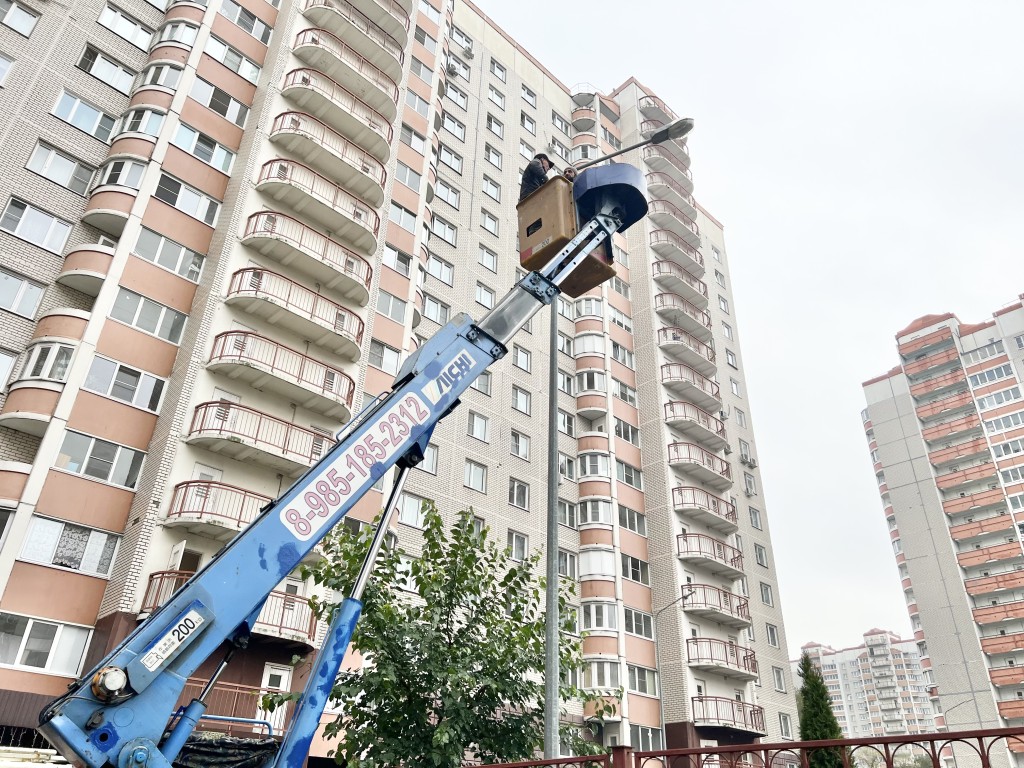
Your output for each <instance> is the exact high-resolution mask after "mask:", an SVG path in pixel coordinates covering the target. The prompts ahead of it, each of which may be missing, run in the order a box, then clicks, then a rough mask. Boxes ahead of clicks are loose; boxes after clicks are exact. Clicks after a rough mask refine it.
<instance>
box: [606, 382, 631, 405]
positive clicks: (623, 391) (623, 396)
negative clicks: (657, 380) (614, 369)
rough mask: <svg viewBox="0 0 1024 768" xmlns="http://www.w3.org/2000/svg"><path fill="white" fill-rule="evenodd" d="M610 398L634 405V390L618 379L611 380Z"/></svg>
mask: <svg viewBox="0 0 1024 768" xmlns="http://www.w3.org/2000/svg"><path fill="white" fill-rule="evenodd" d="M612 396H613V397H617V398H618V399H619V400H624V401H625V402H627V403H629V404H630V405H633V406H635V405H636V390H635V389H633V388H632V387H631V386H629V385H628V384H624V383H622V382H621V381H619V380H618V379H612Z"/></svg>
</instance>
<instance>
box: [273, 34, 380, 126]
mask: <svg viewBox="0 0 1024 768" xmlns="http://www.w3.org/2000/svg"><path fill="white" fill-rule="evenodd" d="M292 52H293V53H294V54H295V55H296V56H297V57H298V58H300V59H302V60H303V61H304V62H306V63H307V64H308V65H309V66H311V67H314V68H315V69H319V70H320V71H321V72H323V73H324V74H326V75H327V76H328V77H329V78H331V79H332V80H335V81H336V82H338V83H340V84H341V85H342V87H343V88H345V89H347V90H349V91H351V92H352V93H354V94H355V95H356V96H358V97H359V98H360V99H362V100H363V101H365V102H366V103H367V104H370V105H371V106H372V107H373V108H374V109H376V110H377V111H378V112H380V113H381V114H383V115H385V116H386V117H388V119H389V120H394V119H395V117H396V116H397V115H398V94H399V90H398V83H397V82H396V81H395V79H394V78H392V77H389V76H388V75H387V73H385V72H384V71H383V70H381V69H380V68H379V67H377V66H375V65H374V64H373V63H372V62H370V61H368V60H366V59H365V58H363V57H362V56H360V55H359V53H358V52H357V51H356V50H355V49H353V48H352V47H351V46H349V45H346V44H345V43H343V42H342V41H341V40H339V39H338V38H337V37H335V36H334V35H332V34H331V33H330V32H328V31H327V30H325V29H304V30H302V31H301V32H299V33H298V34H297V35H296V36H295V45H294V47H293V49H292Z"/></svg>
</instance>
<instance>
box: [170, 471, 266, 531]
mask: <svg viewBox="0 0 1024 768" xmlns="http://www.w3.org/2000/svg"><path fill="white" fill-rule="evenodd" d="M271 501H273V499H271V498H270V497H269V496H261V495H260V494H258V493H252V492H251V491H247V490H246V489H245V488H239V487H237V486H234V485H228V484H227V483H217V482H212V481H209V480H188V481H186V482H184V483H178V484H177V485H176V486H174V493H173V494H172V496H171V506H170V509H168V510H167V518H166V519H165V520H164V525H165V526H167V527H177V528H183V529H185V530H186V531H188V532H189V533H195V534H197V535H200V536H206V537H208V538H212V539H215V540H217V541H229V540H231V539H232V538H233V537H234V536H235V534H237V533H238V532H239V531H240V530H242V529H243V528H245V527H246V526H248V525H249V523H251V522H252V521H253V520H255V519H256V516H257V515H258V514H259V513H260V510H261V509H263V507H265V506H266V505H267V504H269V503H270V502H271Z"/></svg>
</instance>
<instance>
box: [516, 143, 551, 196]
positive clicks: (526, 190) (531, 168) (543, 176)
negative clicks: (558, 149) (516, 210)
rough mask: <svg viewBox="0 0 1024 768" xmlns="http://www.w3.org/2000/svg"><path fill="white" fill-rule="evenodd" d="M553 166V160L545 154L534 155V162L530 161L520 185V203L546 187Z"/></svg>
mask: <svg viewBox="0 0 1024 768" xmlns="http://www.w3.org/2000/svg"><path fill="white" fill-rule="evenodd" d="M553 166H554V163H552V162H551V158H549V157H548V156H547V155H545V154H544V153H543V152H542V153H540V154H538V155H534V157H533V160H531V161H530V163H529V165H527V166H526V170H525V171H523V181H522V183H521V184H520V185H519V200H520V201H522V200H523V198H525V197H527V196H528V195H530V194H532V193H533V192H536V191H537V190H538V189H540V188H541V187H542V186H544V182H545V181H547V180H548V171H550V170H551V168H552V167H553Z"/></svg>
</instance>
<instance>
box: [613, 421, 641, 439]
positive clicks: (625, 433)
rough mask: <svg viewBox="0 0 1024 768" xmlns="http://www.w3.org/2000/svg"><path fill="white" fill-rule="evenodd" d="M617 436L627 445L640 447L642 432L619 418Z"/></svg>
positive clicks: (616, 423)
mask: <svg viewBox="0 0 1024 768" xmlns="http://www.w3.org/2000/svg"><path fill="white" fill-rule="evenodd" d="M615 436H616V437H619V438H622V439H623V440H625V441H626V442H627V443H632V444H633V445H640V430H639V429H638V428H637V427H634V426H633V425H632V424H629V423H627V422H625V421H623V420H622V419H620V418H618V417H616V418H615Z"/></svg>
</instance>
